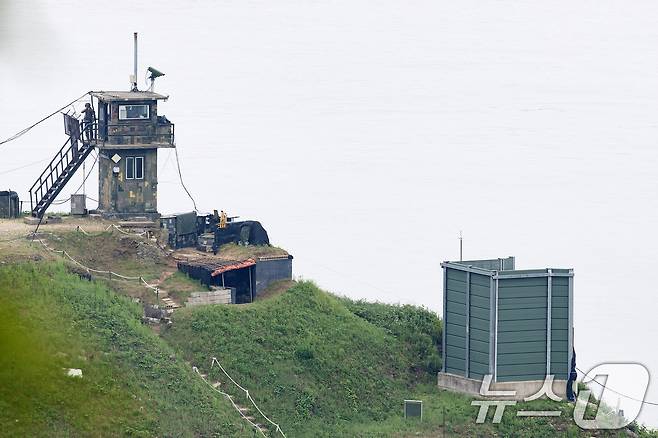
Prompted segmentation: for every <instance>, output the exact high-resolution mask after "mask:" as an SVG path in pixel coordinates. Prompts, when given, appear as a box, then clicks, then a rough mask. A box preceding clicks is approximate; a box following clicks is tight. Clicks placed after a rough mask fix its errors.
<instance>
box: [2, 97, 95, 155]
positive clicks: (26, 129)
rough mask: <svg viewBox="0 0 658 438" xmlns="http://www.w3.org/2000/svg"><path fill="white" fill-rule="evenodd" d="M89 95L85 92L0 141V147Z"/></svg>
mask: <svg viewBox="0 0 658 438" xmlns="http://www.w3.org/2000/svg"><path fill="white" fill-rule="evenodd" d="M89 93H90V92H87V93H85V94H83V95H82V96H80V97H78V98H77V99H75V100H72V101H71V102H69V103H67V104H66V105H64V106H63V107H61V108H59V109H57V110H55V111H53V112H52V113H50V114H48V115H47V116H46V117H44V118H42V119H41V120H39V121H38V122H36V123H33V124H32V125H30V126H28V127H27V128H24V129H22V130H20V131H18V132H17V133H16V134H14V135H12V136H11V137H9V138H6V139H5V140H2V141H0V146H2V145H3V144H5V143H9V142H10V141H13V140H16V139H17V138H19V137H21V136H22V135H24V134H27V133H28V132H29V131H30V130H31V129H32V128H34V127H35V126H37V125H38V124H39V123H41V122H44V121H46V120H48V119H49V118H51V117H52V116H54V115H55V114H57V113H58V112H60V111H62V110H64V109H66V107H68V106H71V105H73V104H74V103H76V102H77V101H79V100H80V99H82V98H83V97H85V96H86V95H88V94H89Z"/></svg>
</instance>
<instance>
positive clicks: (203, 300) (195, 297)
mask: <svg viewBox="0 0 658 438" xmlns="http://www.w3.org/2000/svg"><path fill="white" fill-rule="evenodd" d="M233 303H235V289H232V288H226V289H216V290H213V291H210V292H192V294H191V295H190V298H188V300H187V302H186V303H185V305H186V306H187V307H193V306H206V305H209V304H233Z"/></svg>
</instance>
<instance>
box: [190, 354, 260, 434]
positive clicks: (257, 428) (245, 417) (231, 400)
mask: <svg viewBox="0 0 658 438" xmlns="http://www.w3.org/2000/svg"><path fill="white" fill-rule="evenodd" d="M211 367H212V365H211ZM192 369H193V370H194V372H195V373H197V374H198V375H199V377H201V380H203V381H204V382H206V384H207V385H208V386H210V387H211V388H212V389H213V390H214V391H217V392H218V393H220V394H221V395H223V396H224V397H226V398H227V399H228V400H229V401H230V402H231V404H232V405H233V407H234V408H235V410H236V411H238V414H240V416H241V417H242V418H243V419H245V420H246V421H247V422H248V423H249V424H251V425H252V426H253V427H254V429H256V430H257V431H258V432H260V434H261V435H263V436H264V437H266V435H265V432H263V431H262V430H261V428H260V427H258V425H257V424H256V423H254V422H253V421H251V420H250V419H249V418H247V416H246V415H245V414H244V412H242V411H241V410H240V407H239V406H238V405H236V404H235V402H234V401H233V397H231V396H230V395H229V394H227V393H225V392H223V391H221V390H219V389H217V388H215V387H214V386H212V385H211V384H210V382H208V381H207V380H206V379H205V378H204V377H203V376H202V375H201V372H199V369H198V368H197V367H192Z"/></svg>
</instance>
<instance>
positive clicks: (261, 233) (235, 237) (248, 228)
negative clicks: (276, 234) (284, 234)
mask: <svg viewBox="0 0 658 438" xmlns="http://www.w3.org/2000/svg"><path fill="white" fill-rule="evenodd" d="M227 243H243V244H245V243H248V244H249V245H269V244H270V239H269V237H268V236H267V231H265V228H263V226H262V225H261V224H260V222H258V221H242V222H229V223H228V224H227V225H226V228H216V229H215V247H217V248H219V247H220V246H222V245H225V244H227Z"/></svg>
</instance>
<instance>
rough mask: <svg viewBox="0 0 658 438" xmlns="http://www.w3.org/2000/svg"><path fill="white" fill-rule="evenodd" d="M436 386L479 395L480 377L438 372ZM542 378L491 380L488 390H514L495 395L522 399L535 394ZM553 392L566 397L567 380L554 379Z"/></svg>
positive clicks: (499, 397)
mask: <svg viewBox="0 0 658 438" xmlns="http://www.w3.org/2000/svg"><path fill="white" fill-rule="evenodd" d="M437 383H438V386H439V388H442V389H447V390H450V391H455V392H460V393H462V394H468V395H474V396H481V394H480V388H481V386H482V379H469V378H466V377H463V376H458V375H455V374H450V373H439V374H438V381H437ZM543 385H544V381H543V380H521V381H516V382H491V384H490V385H489V391H516V394H515V395H514V396H511V397H501V396H496V397H495V399H500V400H523V399H524V398H526V397H529V396H531V395H534V394H536V393H537V392H539V390H540V389H541V388H542V387H543ZM553 393H554V394H555V395H557V396H558V397H561V398H562V399H566V397H567V396H566V394H567V381H566V380H554V381H553Z"/></svg>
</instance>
